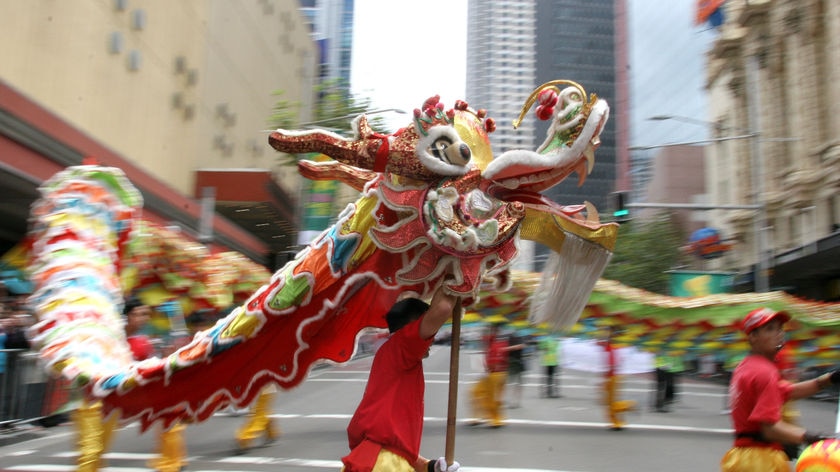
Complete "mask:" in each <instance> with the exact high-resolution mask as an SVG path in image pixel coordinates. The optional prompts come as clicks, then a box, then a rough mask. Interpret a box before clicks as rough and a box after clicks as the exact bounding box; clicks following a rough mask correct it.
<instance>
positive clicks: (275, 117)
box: [268, 90, 300, 129]
mask: <svg viewBox="0 0 840 472" xmlns="http://www.w3.org/2000/svg"><path fill="white" fill-rule="evenodd" d="M285 94H286V91H285V90H275V91H274V92H272V95H274V96H275V97H277V101H276V102H275V103H274V108H272V110H271V116H269V117H268V126H269V127H271V128H283V129H290V128H294V127H295V126H296V125H297V123H298V116H300V103H298V102H290V101H289V100H286V99H284V98H283V95H285Z"/></svg>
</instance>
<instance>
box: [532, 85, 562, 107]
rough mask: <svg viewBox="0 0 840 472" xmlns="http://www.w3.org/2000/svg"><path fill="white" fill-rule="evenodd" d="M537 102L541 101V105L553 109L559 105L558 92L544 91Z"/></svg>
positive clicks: (549, 89) (538, 96)
mask: <svg viewBox="0 0 840 472" xmlns="http://www.w3.org/2000/svg"><path fill="white" fill-rule="evenodd" d="M537 100H539V102H540V105H545V106H548V107H553V106H554V105H557V100H558V99H557V92H555V91H554V89H551V88H547V89H544V90H543V91H542V92H540V94H539V95H537Z"/></svg>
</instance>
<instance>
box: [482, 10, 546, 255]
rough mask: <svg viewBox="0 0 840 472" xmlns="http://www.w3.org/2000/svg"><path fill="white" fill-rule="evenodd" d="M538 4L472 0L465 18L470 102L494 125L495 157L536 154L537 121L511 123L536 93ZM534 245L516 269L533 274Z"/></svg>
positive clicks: (526, 245)
mask: <svg viewBox="0 0 840 472" xmlns="http://www.w3.org/2000/svg"><path fill="white" fill-rule="evenodd" d="M535 15H536V2H535V1H534V0H503V1H498V0H493V1H490V0H470V2H469V6H468V14H467V18H468V20H467V28H468V29H467V31H468V33H467V74H466V75H467V86H466V97H467V102H468V103H469V104H470V106H472V107H473V108H483V109H485V110H487V114H488V116H490V117H492V118H493V119H494V120H496V124H497V126H496V131H495V132H493V133H491V134H490V144H491V145H492V147H493V154H494V155H496V156H498V155H499V154H501V153H503V152H505V151H509V150H511V149H534V148H535V145H534V130H535V127H534V124H535V123H534V122H535V120H534V119H526V120H524V121H523V122H522V124H521V125H520V126H519V128H518V129H514V128H513V124H512V123H513V120H514V119H516V118H517V117H518V116H519V113H520V110H521V109H522V104H523V103H524V102H525V99H526V98H527V97H528V95H529V94H530V93H531V91H532V90H533V89H534V87H535V84H534V77H535V72H536V69H535V67H536V64H535V61H536V54H537V49H536V43H535V40H536V27H535V26H536V17H535ZM534 247H535V245H534V244H533V243H531V242H530V241H522V244H520V248H519V250H520V257H519V258H517V262H516V265H515V268H517V269H522V270H532V269H533V259H534V256H533V254H534Z"/></svg>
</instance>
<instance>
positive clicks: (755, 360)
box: [0, 290, 840, 472]
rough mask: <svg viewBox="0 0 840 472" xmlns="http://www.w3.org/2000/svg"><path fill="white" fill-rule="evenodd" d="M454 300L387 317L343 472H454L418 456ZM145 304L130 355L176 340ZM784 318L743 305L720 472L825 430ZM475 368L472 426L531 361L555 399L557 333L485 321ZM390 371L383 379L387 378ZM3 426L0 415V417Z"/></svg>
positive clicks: (665, 370)
mask: <svg viewBox="0 0 840 472" xmlns="http://www.w3.org/2000/svg"><path fill="white" fill-rule="evenodd" d="M454 300H455V299H454V297H453V296H451V295H448V294H446V293H445V292H444V291H443V290H438V292H437V293H436V294H435V296H434V297H433V299H432V300H431V302H430V303H429V304H427V303H426V302H424V301H422V300H418V299H413V298H408V299H404V300H401V301H400V302H398V303H397V304H396V305H394V307H393V308H392V309H391V311H389V313H388V314H387V316H386V319H387V321H388V327H389V331H390V335H389V336H388V337H387V339H385V340H384V342H383V343H381V345H379V347H378V349H376V350H375V351H374V356H375V357H374V361H373V365H372V367H371V372H370V379H369V382H368V383H367V387H366V389H365V394H364V396H363V398H362V400H361V402H360V404H359V406H358V408H357V410H356V413H355V414H354V416H353V418H352V419H351V421H350V424H349V426H348V428H347V433H348V443H349V448H350V453H349V454H348V455H346V456H345V457H344V458H342V461H343V463H344V468H343V470H344V471H345V472H353V471H357V470H374V471H375V470H405V471H412V470H413V471H418V470H427V471H432V472H454V471H457V470H458V468H459V467H460V465H459V464H458V462H457V461H450V460H447V459H445V458H444V457H440V458H439V459H427V458H425V457H424V456H422V455H421V454H420V452H419V451H420V446H421V445H420V438H421V437H422V430H423V392H424V390H425V388H424V384H425V382H424V379H423V367H422V362H423V359H424V358H425V357H426V356H427V355H428V352H429V347H430V346H431V344H432V343H433V342H434V340H435V336H436V335H437V332H438V330H439V329H440V327H441V326H442V325H443V324H444V323H445V322H446V321H447V320H448V319H449V318H450V317H451V316H452V314H453V307H454V305H455V302H454ZM151 313H152V307H150V306H148V305H146V304H144V303H143V302H141V301H140V300H139V299H138V298H136V297H129V298H128V299H127V300H126V302H125V306H124V313H123V316H124V320H125V334H126V340H127V342H128V344H129V347H130V349H131V351H132V354H133V356H134V358H135V359H136V360H142V359H145V358H147V357H150V356H155V355H166V354H168V353H169V352H172V350H173V349H175V348H176V347H177V343H176V344H173V342H172V341H173V340H172V339H171V338H170V339H169V340H168V342H161V341H160V340H157V341H156V340H154V339H152V337H150V336H149V334H148V330H147V329H146V328H147V326H148V324H149V319H150V314H151ZM218 316H220V315H219V314H218V313H213V312H212V310H201V311H197V312H195V313H193V314H191V315H190V316H188V317H185V318H184V320H185V321H186V326H188V327H189V329H190V333H188V334H189V335H191V334H192V332H195V331H197V330H200V329H205V328H207V327H209V326H211V325H212V324H213V323H214V322H215V320H216V319H217V318H218ZM789 320H790V316H789V315H788V314H787V313H785V312H783V311H774V310H771V309H768V308H762V309H758V310H754V311H752V312H750V313H749V314H748V315H747V316H746V317H745V318H744V320H743V321H742V323H741V324H742V329H743V333H744V335H745V336H746V337H747V340H748V342H749V345H750V352H749V353H748V354H747V355H746V357H745V358H743V360H741V362H740V363H738V365H737V367H736V368H735V369H734V372H733V374H732V378H731V381H730V394H729V402H730V404H729V405H728V410H727V411H728V412H730V414H731V417H732V423H733V427H734V430H735V438H734V442H733V446H732V449H730V450H729V451H728V452H727V453H726V454H725V456H724V457H723V458H722V460H721V470H722V471H724V472H752V471H756V472H757V471H762V472H765V471H779V472H781V471H788V470H789V464H790V461H791V460H794V459H795V458H796V457H797V455H798V454H799V452H800V450H801V447H802V446H804V445H808V444H811V443H813V442H815V441H819V440H821V439H825V438H827V437H828V436H826V435H824V434H822V433H815V432H811V431H808V430H807V429H806V428H805V427H803V426H801V425H799V424H798V415H797V410H796V406H795V400H796V399H799V398H804V397H807V396H811V395H814V394H816V393H817V392H819V391H820V390H823V389H825V388H828V387H830V386H834V387H836V386H837V385H840V371H832V372H829V373H825V374H823V375H820V376H818V377H816V378H811V379H808V380H804V381H799V377H800V376H801V372H800V371H799V370H798V369H796V365H795V363H793V362H792V361H791V359H790V356H789V355H787V354H786V351H785V350H784V349H783V346H784V324H785V323H786V322H787V321H789ZM33 321H34V320H33V317H32V315H31V314H30V313H29V312H28V311H27V309H26V305H25V299H24V298H23V297H11V296H8V295H6V296H5V297H4V298H3V303H2V304H0V386H3V387H4V388H3V389H2V391H3V392H4V397H5V396H6V395H8V394H9V392H10V391H13V390H14V388H13V386H11V384H10V379H12V378H13V377H14V375H15V372H14V369H15V368H16V366H17V363H16V362H14V356H15V355H17V354H18V352H25V351H26V350H28V349H29V348H30V345H29V342H28V340H27V336H26V330H27V328H28V327H29V326H31V325H32V323H33ZM618 333H619V328H618V327H616V326H607V327H605V330H604V337H603V339H602V340H601V342H600V344H601V347H602V349H603V353H604V359H605V369H604V379H603V383H602V386H603V398H602V400H603V405H604V406H605V416H606V418H607V419H608V421H609V423H608V424H609V427H610V429H612V430H614V431H621V430H622V429H623V428H624V425H625V421H624V419H623V415H624V414H625V413H626V412H628V411H630V410H632V409H634V408H637V407H638V405H636V404H635V402H634V401H632V400H622V399H621V398H620V388H619V378H620V377H619V371H620V369H619V367H620V366H619V363H620V359H619V356H617V348H616V345H615V343H614V338H615V337H616V335H617V334H618ZM481 348H482V351H481V352H482V358H483V366H484V374H483V375H482V376H481V378H480V379H479V380H478V381H477V382H476V383H475V384H474V386H473V387H472V389H471V390H470V392H469V402H470V405H471V407H472V415H473V423H472V424H474V425H482V424H484V425H488V426H490V427H493V428H498V427H502V426H504V425H505V424H506V423H505V410H506V409H507V408H511V409H513V408H519V407H520V406H522V402H523V381H522V377H523V373H524V372H526V371H527V370H528V368H529V366H530V365H533V367H538V368H539V378H541V379H542V382H541V383H542V385H541V386H540V388H539V396H541V397H543V398H560V397H562V395H561V389H560V386H561V382H560V374H561V370H562V365H563V363H562V358H563V349H562V341H561V339H559V338H557V337H556V336H554V335H551V334H543V335H540V336H534V335H522V334H521V333H518V332H517V331H516V330H513V329H508V328H507V327H506V326H505V324H504V323H493V324H490V325H489V326H487V328H486V332H485V334H484V335H483V337H482V340H481ZM685 369H686V368H685V365H684V359H683V357H682V355H681V353H679V352H674V351H662V352H660V353H658V354H657V355H656V358H655V377H654V378H655V395H654V397H653V402H652V403H653V404H652V407H653V408H655V409H656V411H658V412H668V411H670V410H669V409H670V407H671V405H673V404H674V402H675V401H676V397H677V393H678V386H677V385H678V382H677V379H678V378H679V375H680V374H681V373H682V372H683V371H684V370H685ZM385 379H388V380H385ZM275 396H276V389H275V388H273V387H267V388H265V389H264V390H263V391H261V392H260V394H259V395H258V397H257V399H256V400H255V402H254V404H253V405H252V406H251V410H250V415H249V417H248V418H247V419H246V421H245V422H244V423H243V424H242V426H241V427H240V428H239V429H238V430H237V431H235V432H234V434H233V443H234V452H236V453H240V454H241V453H245V452H246V451H247V450H248V449H249V448H251V447H253V445H254V444H255V443H257V442H258V441H259V440H260V439H262V440H263V441H264V442H265V443H270V442H273V441H274V440H276V439H277V438H278V437H279V436H280V434H281V433H280V429H279V427H278V426H277V425H276V424H275V422H274V421H273V420H272V419H271V405H272V403H273V402H274V399H275ZM10 405H11V402H10V401H9V400H8V398H0V419H7V418H10V415H12V414H13V412H12V411H10ZM72 419H73V421H74V423H75V424H76V426H77V430H78V435H77V446H78V451H79V454H78V459H77V465H78V470H79V471H85V472H93V471H96V470H100V469H101V468H102V467H103V466H104V460H103V455H104V454H105V453H106V452H107V451H108V447H109V445H110V443H111V439H112V437H113V433H114V430H115V426H116V418H115V417H114V416H111V417H105V416H103V413H102V405H101V403H99V402H90V401H85V402H83V403H82V404H81V406H79V407H78V408H76V409H75V411H74V415H73V418H72ZM0 424H3V423H0ZM187 427H188V425H187V424H183V423H176V424H175V425H172V426H170V427H169V428H166V429H159V430H158V432H157V435H158V446H157V452H156V455H155V457H154V458H153V459H152V460H151V461H150V464H149V465H150V467H152V468H154V469H155V470H158V471H161V472H176V471H180V470H183V469H184V468H185V467H186V465H187V462H186V461H187V454H186V452H187V451H186V446H185V441H184V437H183V435H184V432H185V429H186V428H187Z"/></svg>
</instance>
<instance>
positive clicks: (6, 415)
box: [0, 349, 70, 427]
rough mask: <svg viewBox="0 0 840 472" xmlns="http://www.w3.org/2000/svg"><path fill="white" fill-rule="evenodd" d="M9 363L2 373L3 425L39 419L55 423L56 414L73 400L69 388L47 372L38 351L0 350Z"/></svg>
mask: <svg viewBox="0 0 840 472" xmlns="http://www.w3.org/2000/svg"><path fill="white" fill-rule="evenodd" d="M0 353H4V354H5V357H6V362H5V363H4V366H3V367H4V369H3V372H2V373H1V374H0V426H3V427H8V426H11V425H14V424H16V423H32V422H38V423H40V424H41V425H42V426H54V425H55V424H57V423H55V424H52V423H54V422H55V421H56V419H55V418H54V417H56V416H60V413H59V412H60V411H61V410H62V409H63V408H64V407H65V405H66V404H67V403H68V401H69V400H70V389H69V388H68V386H67V384H66V383H65V382H63V381H61V380H58V379H53V378H51V377H50V376H48V375H47V373H46V371H45V370H44V368H43V366H42V365H41V364H40V361H39V356H38V353H37V352H33V351H29V350H25V349H0Z"/></svg>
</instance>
